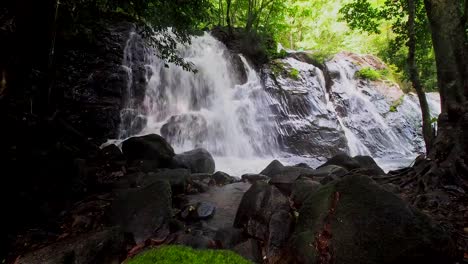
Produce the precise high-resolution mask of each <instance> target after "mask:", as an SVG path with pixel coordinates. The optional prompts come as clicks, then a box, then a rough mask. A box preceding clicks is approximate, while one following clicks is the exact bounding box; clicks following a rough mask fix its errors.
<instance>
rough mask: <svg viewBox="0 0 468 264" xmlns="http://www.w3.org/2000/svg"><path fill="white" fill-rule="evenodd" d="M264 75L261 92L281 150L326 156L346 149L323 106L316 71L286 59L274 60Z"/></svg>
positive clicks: (321, 82)
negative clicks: (276, 125) (269, 103)
mask: <svg viewBox="0 0 468 264" xmlns="http://www.w3.org/2000/svg"><path fill="white" fill-rule="evenodd" d="M294 72H296V73H295V74H292V73H294ZM266 73H267V75H266V77H265V89H266V91H267V92H268V93H269V94H270V95H271V96H272V98H273V102H274V104H272V106H271V107H272V109H273V113H274V114H275V120H277V122H278V123H279V130H280V131H281V132H280V136H279V137H280V138H279V139H280V142H281V145H282V146H283V148H284V150H285V151H287V152H289V153H294V154H301V155H304V154H309V155H317V153H321V154H322V155H323V156H326V157H329V156H333V155H334V154H336V153H338V152H339V151H346V150H347V149H348V146H347V141H346V137H345V134H344V132H343V129H342V128H341V126H340V123H339V120H338V119H337V117H336V115H334V113H333V109H331V108H330V107H329V106H328V105H327V104H328V102H327V91H326V83H325V78H324V76H323V73H322V71H321V70H320V69H319V68H317V67H315V66H313V65H311V64H308V63H304V62H301V61H298V60H296V59H293V58H287V59H284V60H277V61H274V62H273V63H272V64H271V65H270V67H269V69H268V70H267V71H266Z"/></svg>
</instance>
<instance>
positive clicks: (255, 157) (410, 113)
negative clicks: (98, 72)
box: [120, 33, 440, 176]
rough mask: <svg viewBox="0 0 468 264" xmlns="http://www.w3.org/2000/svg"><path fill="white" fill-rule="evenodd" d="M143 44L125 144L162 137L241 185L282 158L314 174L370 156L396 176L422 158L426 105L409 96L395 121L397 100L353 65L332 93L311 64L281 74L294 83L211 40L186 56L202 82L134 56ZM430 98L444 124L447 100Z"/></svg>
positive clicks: (334, 67) (196, 40)
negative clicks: (331, 160) (140, 95)
mask: <svg viewBox="0 0 468 264" xmlns="http://www.w3.org/2000/svg"><path fill="white" fill-rule="evenodd" d="M134 37H135V34H132V35H131V36H130V39H129V41H128V43H127V47H126V49H125V58H124V60H123V67H124V68H125V69H126V71H127V72H128V83H129V84H128V91H127V100H126V101H127V103H126V104H125V108H124V110H123V111H122V116H121V117H122V120H126V121H125V122H122V124H123V125H122V126H121V131H120V135H121V138H125V137H128V136H131V135H137V134H138V135H144V134H148V133H157V134H161V135H162V136H164V137H165V138H166V139H167V140H168V141H169V142H170V143H171V144H172V145H173V147H174V149H175V150H176V153H179V152H183V151H187V150H191V149H194V148H198V147H203V148H205V149H207V150H208V151H209V152H210V153H212V155H213V156H214V158H215V161H216V169H217V170H221V171H225V172H228V173H231V174H233V175H236V176H240V175H241V174H242V173H245V172H259V171H260V170H261V169H263V168H264V167H265V166H266V165H267V164H268V163H269V162H270V161H271V160H273V159H279V160H280V161H282V162H284V163H287V164H294V163H299V162H305V163H308V164H309V165H311V166H313V167H314V166H316V165H318V164H319V163H321V162H322V161H323V160H325V159H326V158H327V157H330V156H331V155H332V154H333V153H336V152H338V151H346V152H348V153H349V154H351V155H371V156H373V157H374V158H376V160H377V161H378V162H379V164H380V165H381V166H382V167H383V168H384V169H387V170H388V169H392V168H396V167H399V166H404V165H408V164H407V163H408V161H410V160H412V159H413V158H414V157H415V156H416V155H417V153H418V152H420V151H421V150H422V138H421V135H420V131H419V130H420V122H421V121H420V117H419V115H420V111H419V106H418V103H417V98H416V97H415V96H414V95H401V99H400V101H401V103H400V105H399V106H398V111H397V112H390V111H389V109H390V105H391V104H392V99H389V97H388V96H387V95H386V94H385V93H382V92H381V91H378V89H375V87H372V85H367V84H366V83H363V82H362V81H358V80H356V79H355V78H354V74H355V72H356V66H355V65H354V64H353V63H352V62H351V61H349V60H348V59H347V58H346V57H345V56H342V57H340V56H335V58H334V59H333V60H330V61H328V62H327V63H326V67H327V69H328V71H329V72H331V73H333V74H332V81H333V84H332V85H331V88H330V89H329V90H327V88H326V82H325V77H324V73H323V72H322V70H320V69H319V68H317V67H315V66H313V65H311V64H307V63H304V62H301V61H299V60H296V59H293V58H287V59H283V60H282V61H281V63H282V67H285V68H287V69H289V70H291V69H295V70H296V71H298V76H297V77H295V78H291V76H284V74H283V76H281V74H274V73H272V72H271V71H269V70H268V69H266V70H265V71H264V72H263V74H260V73H257V72H256V71H255V70H254V69H253V68H252V67H251V66H250V65H249V63H248V62H247V60H246V59H245V58H244V57H242V56H236V54H231V52H230V51H228V50H227V49H226V47H225V46H224V44H222V43H220V42H219V41H217V40H216V39H215V38H214V37H212V36H211V35H209V34H208V33H205V34H204V35H203V36H197V37H193V38H192V43H191V45H189V46H183V45H179V47H178V53H179V55H180V56H181V57H183V58H184V59H185V60H186V61H187V62H191V63H193V65H194V66H195V69H196V70H197V72H196V73H195V74H194V73H193V72H189V71H185V70H183V69H182V68H181V67H178V66H175V65H169V67H166V65H165V63H164V62H163V61H162V60H160V59H159V58H158V57H157V56H155V55H154V52H152V50H151V49H149V48H147V49H138V50H136V49H132V43H133V41H132V38H134ZM142 50H143V52H144V53H145V54H133V53H134V52H137V51H138V52H140V53H141V52H142ZM142 55H144V57H145V62H146V67H145V69H143V70H144V74H143V76H144V81H145V83H146V90H145V94H144V99H143V100H142V101H143V102H142V103H141V104H139V105H137V104H136V103H135V102H136V100H135V98H134V97H135V95H134V92H133V91H132V85H131V84H132V83H133V82H135V78H134V72H133V71H134V69H133V68H132V58H133V57H135V56H140V57H141V56H142ZM286 75H287V74H286ZM428 99H429V102H430V105H431V108H432V110H433V114H434V115H437V114H438V113H439V112H440V109H437V108H438V107H439V108H440V106H439V105H440V103H439V102H438V101H437V100H438V97H437V96H436V95H435V96H434V95H431V96H429V97H428ZM393 101H395V98H393ZM128 120H130V121H128ZM403 160H405V161H404V162H403ZM400 161H401V162H400Z"/></svg>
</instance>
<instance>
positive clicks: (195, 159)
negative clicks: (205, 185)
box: [172, 148, 215, 173]
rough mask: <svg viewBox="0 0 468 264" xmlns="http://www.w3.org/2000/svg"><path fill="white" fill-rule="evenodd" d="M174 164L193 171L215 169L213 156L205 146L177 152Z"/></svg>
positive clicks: (202, 171)
mask: <svg viewBox="0 0 468 264" xmlns="http://www.w3.org/2000/svg"><path fill="white" fill-rule="evenodd" d="M172 166H173V167H175V168H186V169H189V170H190V172H191V173H213V172H214V170H215V162H214V159H213V157H212V156H211V154H210V153H209V152H208V151H207V150H206V149H203V148H198V149H194V150H191V151H187V152H184V153H180V154H177V155H176V156H175V157H174V160H173V165H172Z"/></svg>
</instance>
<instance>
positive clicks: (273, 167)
mask: <svg viewBox="0 0 468 264" xmlns="http://www.w3.org/2000/svg"><path fill="white" fill-rule="evenodd" d="M283 167H284V165H283V164H281V162H279V161H278V160H274V161H272V162H271V163H270V164H268V166H267V167H266V168H265V169H263V170H262V171H261V172H260V174H262V175H266V176H270V177H271V176H273V175H275V174H279V173H280V172H281V170H282V169H283Z"/></svg>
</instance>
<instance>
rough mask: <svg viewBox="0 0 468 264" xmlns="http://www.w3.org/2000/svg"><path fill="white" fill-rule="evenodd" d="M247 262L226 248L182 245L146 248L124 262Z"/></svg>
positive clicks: (125, 263) (215, 263) (139, 263)
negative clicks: (198, 248)
mask: <svg viewBox="0 0 468 264" xmlns="http://www.w3.org/2000/svg"><path fill="white" fill-rule="evenodd" d="M153 263H157V264H173V263H177V264H205V263H210V264H231V263H232V264H238V263H239V264H244V263H245V264H248V263H251V262H249V261H247V260H245V259H244V258H242V257H241V256H239V255H237V254H236V253H234V252H232V251H228V250H195V249H192V248H189V247H184V246H163V247H159V248H155V249H150V250H147V251H145V252H143V253H141V254H139V255H137V256H135V257H134V258H132V259H130V260H128V261H126V262H124V264H153Z"/></svg>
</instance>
